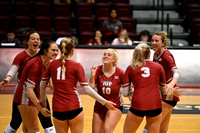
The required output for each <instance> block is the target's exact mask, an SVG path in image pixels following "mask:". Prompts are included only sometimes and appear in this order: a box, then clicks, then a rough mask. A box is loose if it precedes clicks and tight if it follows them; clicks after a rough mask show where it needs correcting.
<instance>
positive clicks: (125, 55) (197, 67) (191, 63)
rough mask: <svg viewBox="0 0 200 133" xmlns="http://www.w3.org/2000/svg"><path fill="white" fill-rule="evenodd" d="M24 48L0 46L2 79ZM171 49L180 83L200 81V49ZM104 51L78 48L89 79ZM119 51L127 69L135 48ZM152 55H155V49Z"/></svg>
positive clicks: (77, 55) (78, 56)
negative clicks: (179, 75)
mask: <svg viewBox="0 0 200 133" xmlns="http://www.w3.org/2000/svg"><path fill="white" fill-rule="evenodd" d="M23 50H24V49H23V48H0V80H1V79H2V78H4V77H5V76H6V74H7V72H8V70H9V68H10V66H11V64H12V61H13V59H14V58H15V56H16V55H17V54H18V53H19V52H21V51H23ZM169 50H170V51H171V52H172V54H173V55H174V58H175V60H176V64H177V67H178V68H179V71H180V73H181V78H180V80H179V83H200V61H199V57H200V50H199V49H198V50H185V49H184V50H182V49H176V50H175V49H169ZM104 51H105V49H80V48H77V49H75V53H74V56H73V58H72V59H73V60H75V61H78V62H80V63H81V64H82V65H83V67H84V69H85V73H86V77H87V79H88V78H89V75H90V67H91V66H92V65H93V66H97V65H101V64H102V62H101V59H102V55H103V52H104ZM117 51H118V53H119V62H118V66H119V67H120V68H122V69H123V70H124V71H125V70H126V67H127V66H128V65H129V64H130V61H131V58H132V53H133V49H117ZM151 55H153V51H152V54H151ZM151 59H152V56H151ZM14 80H16V78H15V79H14Z"/></svg>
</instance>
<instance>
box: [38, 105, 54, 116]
mask: <svg viewBox="0 0 200 133" xmlns="http://www.w3.org/2000/svg"><path fill="white" fill-rule="evenodd" d="M40 112H41V113H42V114H43V115H44V116H45V117H51V111H49V110H48V109H47V108H44V107H43V108H41V109H40Z"/></svg>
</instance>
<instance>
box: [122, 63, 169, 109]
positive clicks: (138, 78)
mask: <svg viewBox="0 0 200 133" xmlns="http://www.w3.org/2000/svg"><path fill="white" fill-rule="evenodd" d="M145 62H146V64H145V65H143V66H141V67H139V68H137V69H135V70H133V68H132V67H131V66H128V68H127V69H126V72H125V84H126V85H130V84H131V82H132V83H133V86H134V92H133V96H132V101H131V108H133V109H136V110H153V109H158V108H161V95H160V90H159V83H165V81H166V80H165V72H164V69H163V67H162V66H161V65H159V64H157V63H154V62H153V61H149V60H146V61H145ZM124 86H125V85H124Z"/></svg>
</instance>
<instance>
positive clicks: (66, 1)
mask: <svg viewBox="0 0 200 133" xmlns="http://www.w3.org/2000/svg"><path fill="white" fill-rule="evenodd" d="M54 2H55V3H68V4H70V3H71V0H54Z"/></svg>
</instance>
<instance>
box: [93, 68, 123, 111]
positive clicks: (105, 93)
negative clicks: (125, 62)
mask: <svg viewBox="0 0 200 133" xmlns="http://www.w3.org/2000/svg"><path fill="white" fill-rule="evenodd" d="M123 77H124V71H123V70H122V69H120V68H119V67H117V66H116V67H114V72H113V73H112V74H111V75H110V76H109V77H107V76H106V75H105V74H104V71H103V65H101V66H98V68H97V71H96V74H95V78H94V81H95V84H96V87H97V91H98V94H99V95H100V96H102V97H103V98H105V99H106V100H110V101H112V102H114V103H116V104H117V105H116V107H120V106H122V105H123V101H122V97H121V93H120V87H121V86H122V85H123ZM98 108H101V109H102V108H103V105H102V104H100V103H99V102H97V101H96V103H95V109H98ZM104 108H106V107H104Z"/></svg>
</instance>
